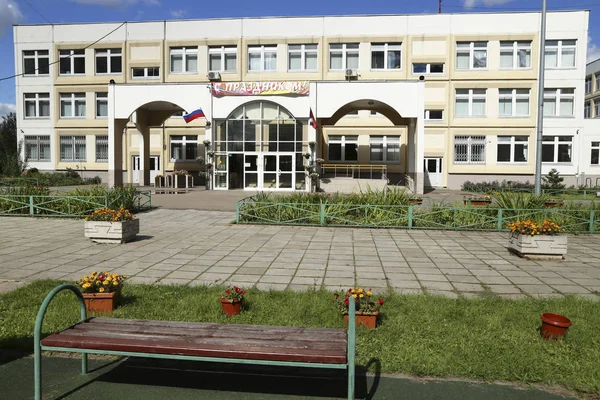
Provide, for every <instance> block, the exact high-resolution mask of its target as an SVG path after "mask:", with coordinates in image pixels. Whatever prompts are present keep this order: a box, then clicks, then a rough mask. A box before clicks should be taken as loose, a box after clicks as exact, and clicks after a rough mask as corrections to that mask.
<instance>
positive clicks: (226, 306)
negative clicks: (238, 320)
mask: <svg viewBox="0 0 600 400" xmlns="http://www.w3.org/2000/svg"><path fill="white" fill-rule="evenodd" d="M220 300H221V308H222V309H223V312H224V313H225V314H226V315H227V316H229V317H231V316H232V315H238V314H239V313H240V312H241V311H242V301H241V300H234V301H233V302H230V301H229V300H227V299H224V298H221V299H220Z"/></svg>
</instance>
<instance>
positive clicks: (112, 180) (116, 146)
mask: <svg viewBox="0 0 600 400" xmlns="http://www.w3.org/2000/svg"><path fill="white" fill-rule="evenodd" d="M109 110H110V107H109ZM126 126H127V120H126V119H114V118H110V117H109V119H108V187H115V186H123V131H124V129H125V127H126Z"/></svg>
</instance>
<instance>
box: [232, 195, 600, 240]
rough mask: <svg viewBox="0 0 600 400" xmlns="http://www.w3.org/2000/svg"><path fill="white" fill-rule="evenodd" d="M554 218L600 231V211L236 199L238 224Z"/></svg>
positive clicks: (436, 225) (465, 223) (466, 225)
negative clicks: (237, 200) (278, 201)
mask: <svg viewBox="0 0 600 400" xmlns="http://www.w3.org/2000/svg"><path fill="white" fill-rule="evenodd" d="M537 218H550V219H552V220H553V221H554V222H556V223H557V224H558V225H560V226H561V227H563V228H564V229H565V231H567V232H573V233H576V232H579V233H600V210H591V209H579V210H576V209H562V208H544V209H535V210H524V209H502V208H491V207H476V206H464V207H457V206H422V205H419V206H415V205H407V206H385V205H366V204H365V205H356V204H334V203H326V202H324V203H322V204H318V203H317V204H310V203H276V202H257V201H254V200H253V199H252V198H247V199H243V200H240V201H239V202H238V203H237V209H236V223H240V224H271V225H272V224H275V225H319V226H348V227H364V228H403V229H443V230H481V231H507V230H508V223H510V222H516V221H518V220H526V219H537Z"/></svg>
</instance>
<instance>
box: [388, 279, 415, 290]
mask: <svg viewBox="0 0 600 400" xmlns="http://www.w3.org/2000/svg"><path fill="white" fill-rule="evenodd" d="M389 283H390V286H391V287H393V288H394V289H421V284H420V283H419V282H417V281H389Z"/></svg>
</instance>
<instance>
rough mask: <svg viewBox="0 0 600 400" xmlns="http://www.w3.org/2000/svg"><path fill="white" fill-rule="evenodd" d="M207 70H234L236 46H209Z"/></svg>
mask: <svg viewBox="0 0 600 400" xmlns="http://www.w3.org/2000/svg"><path fill="white" fill-rule="evenodd" d="M208 70H209V71H211V72H235V71H236V70H237V47H236V46H216V47H209V48H208Z"/></svg>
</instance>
